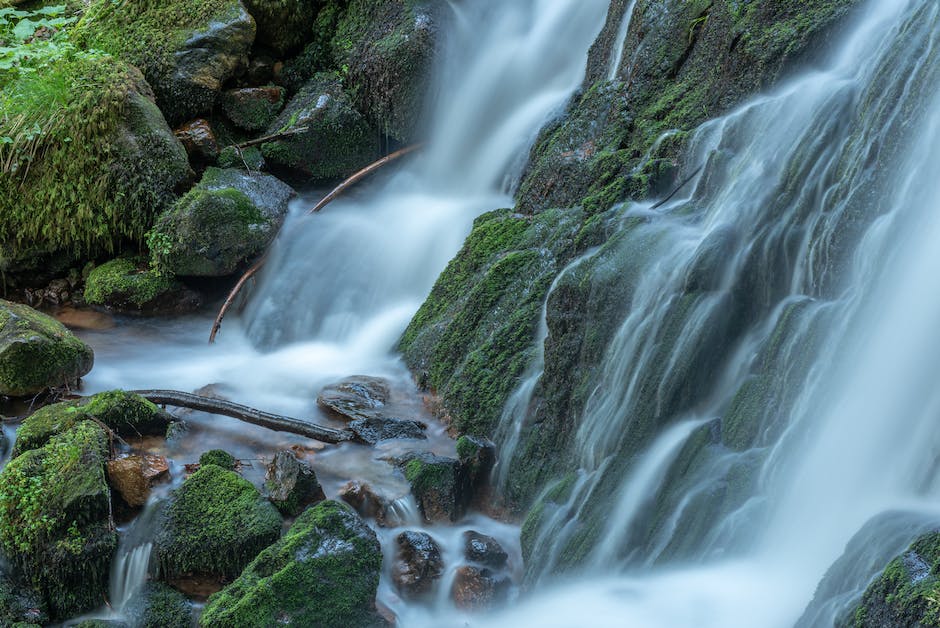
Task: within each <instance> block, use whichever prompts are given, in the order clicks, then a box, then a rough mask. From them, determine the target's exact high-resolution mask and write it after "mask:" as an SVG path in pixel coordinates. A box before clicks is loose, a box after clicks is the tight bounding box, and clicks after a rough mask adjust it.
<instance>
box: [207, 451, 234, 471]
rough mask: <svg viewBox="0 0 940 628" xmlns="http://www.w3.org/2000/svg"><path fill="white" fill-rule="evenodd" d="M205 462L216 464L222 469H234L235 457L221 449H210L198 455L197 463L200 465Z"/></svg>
mask: <svg viewBox="0 0 940 628" xmlns="http://www.w3.org/2000/svg"><path fill="white" fill-rule="evenodd" d="M207 464H214V465H218V466H220V467H222V468H223V469H228V470H229V471H234V470H235V457H234V456H232V454H230V453H228V452H227V451H224V450H222V449H212V450H210V451H207V452H206V453H204V454H202V455H201V456H199V465H200V466H202V465H207Z"/></svg>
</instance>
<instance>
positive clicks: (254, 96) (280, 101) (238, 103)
mask: <svg viewBox="0 0 940 628" xmlns="http://www.w3.org/2000/svg"><path fill="white" fill-rule="evenodd" d="M220 103H221V105H222V111H224V112H225V116H226V117H227V118H228V119H229V120H231V121H232V124H234V125H235V126H237V127H238V128H239V129H243V130H245V131H260V130H261V129H264V128H265V127H267V126H268V125H270V124H271V123H272V122H274V118H276V117H277V114H278V113H279V112H280V111H281V108H283V107H284V89H283V88H281V87H273V86H268V87H243V88H240V89H230V90H227V91H224V92H222V97H221V98H220Z"/></svg>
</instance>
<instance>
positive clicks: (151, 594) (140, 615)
mask: <svg viewBox="0 0 940 628" xmlns="http://www.w3.org/2000/svg"><path fill="white" fill-rule="evenodd" d="M124 613H125V615H126V616H127V617H131V618H133V619H134V628H190V627H191V626H192V625H193V603H192V602H190V601H189V600H188V599H187V598H186V596H184V595H183V594H182V593H180V592H179V591H177V590H176V589H171V588H170V587H168V586H166V585H165V584H161V583H159V582H148V583H147V584H146V585H144V588H143V589H141V590H140V592H138V593H137V594H136V595H135V596H134V597H132V598H131V599H130V601H128V603H127V606H126V607H125V608H124Z"/></svg>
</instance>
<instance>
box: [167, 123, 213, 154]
mask: <svg viewBox="0 0 940 628" xmlns="http://www.w3.org/2000/svg"><path fill="white" fill-rule="evenodd" d="M173 134H174V135H175V136H176V139H178V140H179V141H180V142H181V143H182V144H183V148H185V149H186V154H187V155H189V158H190V159H192V160H194V161H202V162H211V161H214V160H216V159H218V158H219V152H220V148H219V140H218V139H216V137H215V132H214V131H213V130H212V126H211V125H210V124H209V121H208V120H206V119H204V118H196V119H195V120H190V121H189V122H186V123H185V124H183V125H182V126H179V127H177V128H176V129H175V130H174V131H173Z"/></svg>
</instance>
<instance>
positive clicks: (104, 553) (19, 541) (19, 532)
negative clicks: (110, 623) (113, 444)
mask: <svg viewBox="0 0 940 628" xmlns="http://www.w3.org/2000/svg"><path fill="white" fill-rule="evenodd" d="M107 444H108V441H107V437H106V435H105V434H104V431H103V430H102V429H101V428H100V427H98V426H97V425H96V424H94V423H92V422H90V421H83V422H81V423H78V424H77V425H75V426H74V427H73V428H72V429H70V430H68V431H67V432H65V433H63V434H60V435H57V436H54V437H52V438H51V439H50V440H49V442H48V443H47V444H46V445H44V446H43V447H42V448H40V449H34V450H31V451H28V452H26V453H24V454H22V455H20V456H18V457H16V458H14V459H13V460H11V461H10V462H9V463H8V464H7V466H6V468H4V470H3V472H2V473H0V547H2V548H3V551H4V553H5V554H6V555H7V556H8V557H9V558H10V560H11V561H12V562H13V563H14V564H15V565H16V566H17V568H18V569H19V570H21V572H22V573H23V574H24V576H25V577H26V579H27V580H28V581H29V582H30V584H31V585H32V586H34V587H35V588H36V589H38V590H39V591H40V592H41V593H42V594H43V597H44V598H45V600H46V602H47V603H48V604H49V607H50V611H51V612H52V614H53V615H54V616H56V617H62V616H69V615H72V614H75V613H78V612H81V611H83V610H89V609H91V608H94V607H95V606H97V605H98V604H100V601H101V598H102V596H103V595H104V593H105V591H107V587H108V571H109V567H110V562H111V557H112V555H113V553H114V550H115V548H116V546H117V535H116V534H115V532H114V529H113V526H112V524H111V522H110V492H109V491H108V485H107V481H106V479H105V472H104V462H105V460H106V459H107V455H108V445H107Z"/></svg>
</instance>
